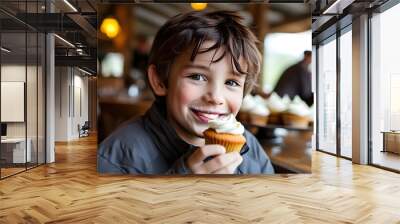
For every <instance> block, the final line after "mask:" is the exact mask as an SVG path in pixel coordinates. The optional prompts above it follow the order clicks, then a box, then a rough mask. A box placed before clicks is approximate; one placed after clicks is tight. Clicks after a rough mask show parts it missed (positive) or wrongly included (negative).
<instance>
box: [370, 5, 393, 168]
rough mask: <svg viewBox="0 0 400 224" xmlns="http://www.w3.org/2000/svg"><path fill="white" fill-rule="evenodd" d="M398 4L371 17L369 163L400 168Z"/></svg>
mask: <svg viewBox="0 0 400 224" xmlns="http://www.w3.org/2000/svg"><path fill="white" fill-rule="evenodd" d="M398 21H400V5H396V6H394V7H392V8H390V9H388V10H386V11H384V12H382V13H380V14H376V15H374V16H373V17H372V18H371V29H372V32H371V33H372V37H371V41H372V43H371V45H372V46H371V47H372V48H371V52H372V54H371V60H372V61H371V62H372V64H371V68H372V71H371V99H370V103H371V107H370V108H371V111H370V116H371V122H372V124H371V130H370V132H371V140H372V155H371V157H372V163H373V164H375V165H380V166H384V167H387V168H391V169H396V170H400V100H399V96H400V63H399V61H398V52H400V45H399V43H398V40H399V39H400V33H399V32H398V29H396V28H395V27H397V25H398V24H397V23H398Z"/></svg>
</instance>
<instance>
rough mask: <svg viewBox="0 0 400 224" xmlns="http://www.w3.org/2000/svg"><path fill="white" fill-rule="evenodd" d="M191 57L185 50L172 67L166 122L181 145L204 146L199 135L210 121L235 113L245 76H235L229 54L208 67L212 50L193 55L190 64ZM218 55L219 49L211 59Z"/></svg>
mask: <svg viewBox="0 0 400 224" xmlns="http://www.w3.org/2000/svg"><path fill="white" fill-rule="evenodd" d="M210 44H213V42H205V43H204V44H203V46H207V47H209V46H210ZM200 50H201V49H200ZM191 53H192V50H191V49H190V50H187V51H186V52H184V53H183V54H181V55H180V56H178V57H177V58H176V59H175V62H174V63H173V65H172V68H171V72H170V76H169V80H168V89H167V97H166V98H167V111H168V120H169V121H170V122H171V123H172V125H173V126H174V128H175V130H176V131H177V133H178V135H179V136H180V137H182V138H183V139H184V140H185V141H187V142H188V143H190V144H193V145H204V139H203V131H205V130H206V129H207V128H208V121H209V120H210V119H215V118H222V117H224V116H227V115H228V114H233V115H236V114H237V113H238V111H239V109H240V106H241V104H242V99H243V91H244V83H245V80H246V76H245V75H236V74H235V71H233V70H232V69H233V66H232V62H231V56H230V55H229V54H226V55H225V56H224V58H223V59H221V60H220V61H218V62H214V63H211V61H212V59H213V56H214V53H215V50H212V51H209V52H206V53H202V54H197V56H196V57H195V59H194V61H190V55H191ZM222 53H223V50H222V48H220V49H219V50H218V51H217V52H216V54H215V56H214V59H217V58H219V57H220V56H221V55H222Z"/></svg>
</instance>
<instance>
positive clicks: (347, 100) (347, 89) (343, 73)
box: [340, 31, 352, 158]
mask: <svg viewBox="0 0 400 224" xmlns="http://www.w3.org/2000/svg"><path fill="white" fill-rule="evenodd" d="M351 38H352V35H351V31H349V32H347V33H345V34H343V35H342V36H341V37H340V123H341V124H340V127H341V129H340V130H341V131H340V135H341V136H340V150H341V151H340V153H341V155H342V156H345V157H349V158H351V156H352V150H351V141H352V137H351V136H352V126H351V124H352V110H351V108H352V50H351V47H352V44H351V41H352V39H351Z"/></svg>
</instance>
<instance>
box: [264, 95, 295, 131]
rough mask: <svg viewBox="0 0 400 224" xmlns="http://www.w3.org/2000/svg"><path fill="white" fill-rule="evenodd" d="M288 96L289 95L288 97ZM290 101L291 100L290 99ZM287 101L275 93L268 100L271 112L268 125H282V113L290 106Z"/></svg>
mask: <svg viewBox="0 0 400 224" xmlns="http://www.w3.org/2000/svg"><path fill="white" fill-rule="evenodd" d="M286 96H287V95H286ZM289 100H290V99H289ZM286 101H287V99H285V101H284V100H283V99H282V98H281V97H280V96H279V95H278V94H276V93H275V92H273V93H272V94H271V96H270V97H269V98H268V101H267V105H268V109H269V110H270V112H271V113H270V115H269V118H268V123H270V124H278V125H279V124H282V119H281V113H282V112H284V111H285V110H286V109H287V107H288V105H287V103H286Z"/></svg>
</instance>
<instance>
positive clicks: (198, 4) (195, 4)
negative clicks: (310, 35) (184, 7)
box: [190, 3, 207, 11]
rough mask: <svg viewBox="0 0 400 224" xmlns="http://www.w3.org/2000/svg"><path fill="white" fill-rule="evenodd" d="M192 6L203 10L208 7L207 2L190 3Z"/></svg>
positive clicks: (197, 9)
mask: <svg viewBox="0 0 400 224" xmlns="http://www.w3.org/2000/svg"><path fill="white" fill-rule="evenodd" d="M190 6H192V9H194V10H196V11H201V10H204V9H205V8H206V7H207V3H190Z"/></svg>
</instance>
